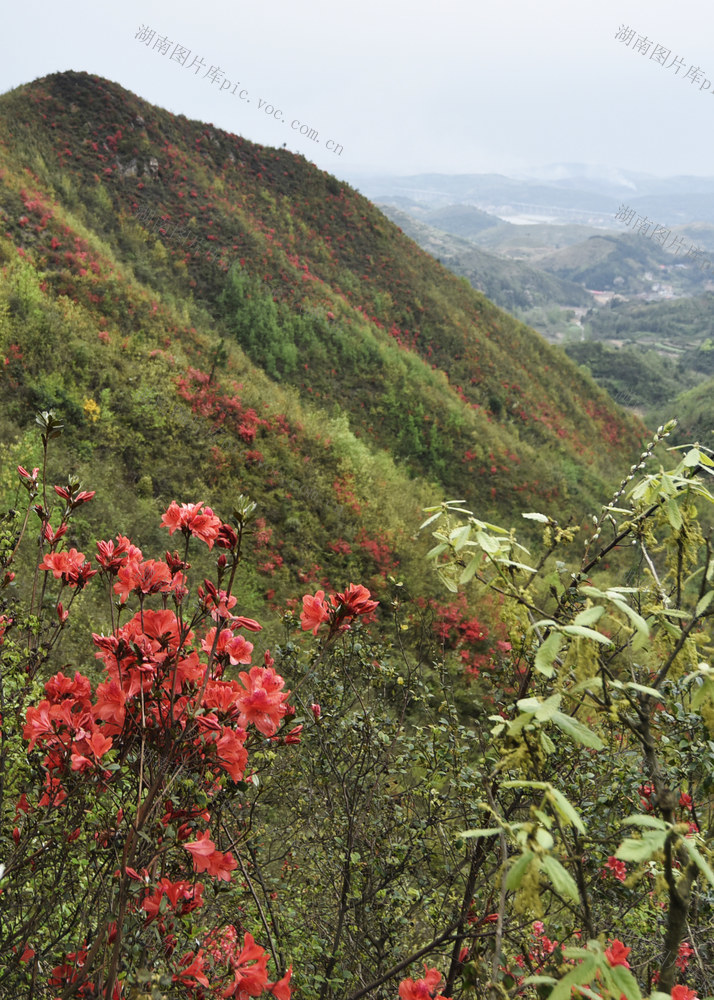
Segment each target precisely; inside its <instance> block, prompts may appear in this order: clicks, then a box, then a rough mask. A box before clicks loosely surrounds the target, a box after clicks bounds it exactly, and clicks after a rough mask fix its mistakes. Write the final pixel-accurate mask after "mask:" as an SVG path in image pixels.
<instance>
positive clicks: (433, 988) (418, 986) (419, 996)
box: [399, 963, 449, 1000]
mask: <svg viewBox="0 0 714 1000" xmlns="http://www.w3.org/2000/svg"><path fill="white" fill-rule="evenodd" d="M441 978H442V977H441V973H440V972H439V970H438V969H430V968H428V966H427V965H426V963H425V964H424V978H423V979H417V981H416V982H414V980H413V979H403V980H402V982H401V983H400V984H399V997H400V1000H449V997H444V996H442V995H441V993H437V990H438V988H439V985H440V983H441Z"/></svg>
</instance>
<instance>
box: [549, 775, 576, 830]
mask: <svg viewBox="0 0 714 1000" xmlns="http://www.w3.org/2000/svg"><path fill="white" fill-rule="evenodd" d="M547 796H548V799H549V800H550V801H551V802H552V803H553V805H554V806H555V808H556V809H557V810H558V812H559V813H560V815H561V816H562V817H563V819H564V820H567V821H568V823H570V825H571V826H574V827H575V829H576V830H579V831H580V833H583V834H584V833H585V824H584V823H583V821H582V820H581V819H580V816H579V815H578V813H577V812H576V811H575V809H574V808H573V806H571V804H570V803H569V802H568V800H567V799H566V797H565V796H564V795H563V793H562V792H561V791H559V790H558V789H557V788H553V786H552V785H551V786H550V787H549V788H548V792H547Z"/></svg>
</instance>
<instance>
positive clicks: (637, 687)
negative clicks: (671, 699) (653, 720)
mask: <svg viewBox="0 0 714 1000" xmlns="http://www.w3.org/2000/svg"><path fill="white" fill-rule="evenodd" d="M623 687H626V688H628V689H629V690H630V691H640V692H641V693H642V694H648V695H649V696H650V698H656V699H657V700H658V701H659V699H660V698H661V697H662V693H661V692H660V691H658V690H657V688H651V687H647V685H646V684H636V683H635V681H628V682H627V684H623Z"/></svg>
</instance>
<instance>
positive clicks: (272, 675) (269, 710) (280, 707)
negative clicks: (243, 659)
mask: <svg viewBox="0 0 714 1000" xmlns="http://www.w3.org/2000/svg"><path fill="white" fill-rule="evenodd" d="M240 679H241V681H242V683H243V686H244V688H245V690H244V691H241V692H240V693H239V694H238V697H237V699H236V702H237V705H238V708H239V709H240V716H239V717H238V725H239V726H243V727H244V728H245V727H246V726H247V725H248V724H249V723H251V722H252V723H253V725H254V726H255V728H256V729H258V730H259V731H260V732H261V733H263V735H264V736H273V735H274V734H275V732H276V730H277V728H278V724H279V722H280V720H281V719H282V717H283V716H284V715H285V713H286V712H287V706H286V705H285V704H283V703H284V702H285V701H287V699H288V698H289V696H290V692H289V691H283V690H282V688H283V686H284V685H285V681H284V680H283V678H282V677H281V676H280V674H276V672H275V671H274V670H273V669H272V667H268V668H265V667H251V670H250V673H246V672H245V671H244V670H242V671H241V673H240Z"/></svg>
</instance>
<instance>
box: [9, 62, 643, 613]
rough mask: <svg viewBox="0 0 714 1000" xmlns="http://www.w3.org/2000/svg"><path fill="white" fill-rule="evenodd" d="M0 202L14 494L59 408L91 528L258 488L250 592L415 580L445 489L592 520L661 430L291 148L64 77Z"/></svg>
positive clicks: (28, 119) (33, 116)
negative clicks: (40, 413) (43, 428)
mask: <svg viewBox="0 0 714 1000" xmlns="http://www.w3.org/2000/svg"><path fill="white" fill-rule="evenodd" d="M0 198H1V201H0V206H1V208H0V212H1V214H2V226H0V230H1V233H0V265H1V267H2V275H3V277H2V283H1V284H0V357H2V359H3V361H4V363H3V365H2V367H1V368H0V371H1V374H0V379H1V380H2V382H1V391H0V400H1V401H0V430H1V431H2V437H3V440H4V441H5V442H8V444H7V447H6V449H5V451H4V454H3V457H2V459H1V460H0V462H1V464H0V491H1V492H2V494H3V497H4V498H5V500H6V501H7V502H10V503H11V502H12V497H13V496H14V490H15V485H14V484H15V471H14V470H15V466H16V465H17V464H23V465H25V466H28V467H29V466H31V465H32V464H33V463H34V464H39V460H40V450H39V444H38V443H37V439H36V436H35V432H34V430H33V421H34V415H35V412H36V411H37V410H38V409H47V408H50V407H52V408H55V409H56V411H57V413H58V415H59V416H60V417H61V418H62V419H63V422H64V424H65V432H64V435H63V437H62V438H60V439H59V440H58V441H57V442H53V448H54V449H55V450H54V451H53V452H52V456H51V463H52V469H53V470H55V471H54V473H53V474H59V473H60V471H61V470H62V469H64V470H67V469H69V470H70V471H72V472H73V473H76V474H77V475H79V476H80V478H82V479H83V481H85V482H86V484H87V487H88V488H93V489H94V488H96V489H97V497H96V498H95V501H93V504H92V511H91V517H92V519H93V520H92V521H91V523H90V521H86V522H85V523H84V529H83V531H84V532H85V533H84V535H82V534H81V532H80V534H79V535H78V537H77V538H76V539H74V540H73V541H72V544H77V545H83V544H84V545H86V544H88V539H89V538H90V536H91V534H92V532H104V531H112V530H114V531H116V530H117V527H119V528H120V530H122V531H125V532H129V531H134V530H141V531H144V532H146V533H147V536H148V538H149V540H148V541H147V545H148V544H149V541H150V540H151V538H155V539H156V540H158V543H159V544H160V543H161V542H163V541H164V538H161V535H160V533H157V532H156V531H154V535H153V536H152V535H151V532H152V531H153V530H154V529H152V528H151V525H152V524H153V523H154V522H155V521H156V520H157V517H156V514H157V511H160V510H161V509H162V505H165V504H166V503H168V502H169V501H170V500H171V499H174V498H176V499H178V500H181V501H197V500H203V501H205V502H207V503H210V504H211V505H212V506H213V507H214V508H216V509H218V510H226V509H230V506H231V505H232V503H233V502H234V498H235V497H237V496H238V495H239V494H249V495H250V496H251V497H253V498H254V499H256V500H257V501H258V503H259V511H258V513H259V515H260V518H262V521H261V522H260V523H259V527H258V529H257V530H256V543H255V544H256V547H257V554H256V555H255V557H254V559H253V561H252V562H251V563H250V565H248V566H247V568H246V570H245V574H246V576H245V587H244V593H245V597H246V603H247V605H248V609H249V608H250V606H251V605H255V606H256V607H257V606H258V605H261V602H263V601H265V600H268V601H273V600H274V599H275V600H277V599H278V598H277V597H276V595H278V597H279V596H280V595H281V594H282V595H285V594H286V593H288V592H291V593H294V592H295V588H296V585H297V583H298V582H299V583H300V584H301V585H302V584H306V585H307V586H313V587H317V586H318V585H327V584H328V583H330V582H333V583H343V582H344V581H345V580H346V579H360V580H361V581H363V582H365V583H369V584H370V585H372V586H374V587H377V588H379V587H380V586H383V585H384V581H385V579H386V577H387V576H388V575H389V574H390V573H394V572H399V573H401V574H404V575H405V576H406V577H408V578H409V579H411V580H413V581H415V582H416V583H417V584H418V585H421V577H422V576H423V573H422V571H421V559H422V553H421V551H420V550H418V546H416V545H415V544H414V542H413V541H412V538H413V535H414V532H415V530H416V528H417V526H418V524H419V520H420V516H421V514H420V511H421V508H422V507H423V506H424V505H426V504H428V503H430V502H431V503H435V502H439V501H440V500H441V499H442V498H443V497H444V496H445V495H448V496H452V497H453V496H459V497H461V498H463V499H464V500H465V501H466V503H467V505H468V506H469V507H471V508H472V509H475V510H478V511H479V512H481V513H482V514H483V515H485V516H488V517H493V518H499V519H502V518H505V517H510V516H511V515H515V514H517V513H518V512H519V511H521V510H532V509H542V508H543V507H547V508H548V509H549V510H552V511H553V512H554V513H556V514H557V515H558V516H559V517H564V518H567V517H570V516H574V517H576V518H577V519H578V520H579V519H581V518H582V517H583V516H584V515H585V514H586V513H587V512H589V510H590V509H591V508H592V506H593V505H599V504H600V503H602V501H603V497H604V496H605V495H606V489H607V487H606V486H605V484H606V483H607V484H609V483H610V482H611V481H612V478H613V470H620V469H623V470H626V469H627V468H629V465H630V464H631V462H632V459H633V456H634V455H636V454H637V452H638V449H639V448H640V445H641V442H642V437H643V433H644V428H643V426H642V425H641V424H640V423H639V421H637V420H636V419H635V418H633V417H631V416H630V415H629V414H626V413H625V412H624V411H622V410H620V409H619V408H618V407H617V406H616V405H614V404H613V403H612V401H611V400H610V399H609V398H608V397H607V395H606V394H605V393H604V392H603V391H601V390H599V389H598V388H597V387H596V385H595V384H594V382H593V381H592V379H591V378H589V377H588V376H587V375H585V374H583V373H582V372H581V371H580V370H579V369H578V368H577V366H576V365H575V364H573V363H572V362H571V361H570V360H569V359H568V358H567V357H566V356H565V354H564V353H563V352H561V351H560V350H559V349H557V348H554V347H551V346H550V345H548V344H547V343H546V342H545V341H544V340H543V339H542V338H541V337H540V336H538V335H537V334H536V333H535V332H534V331H533V330H531V329H529V328H528V327H526V326H524V325H523V324H522V323H519V322H518V321H516V320H515V319H514V318H513V317H511V316H509V315H507V314H506V313H504V312H503V311H501V310H500V309H499V308H497V307H496V306H495V305H493V304H492V303H491V302H490V301H488V300H487V299H486V298H485V297H484V296H483V295H481V294H479V293H478V292H476V291H474V290H473V289H472V288H470V287H468V286H467V284H466V282H464V281H463V280H461V279H458V278H456V277H455V276H453V275H452V274H450V273H449V272H448V271H447V270H446V269H445V268H444V267H443V266H441V265H440V264H439V263H437V262H436V261H435V260H434V259H433V258H432V257H430V256H429V255H428V254H426V253H425V252H423V251H422V250H420V249H419V248H418V247H417V246H416V245H415V244H414V243H413V242H412V241H411V240H410V239H409V238H408V237H407V236H406V235H404V234H403V233H402V232H400V230H399V229H398V228H397V227H396V226H395V225H394V224H393V223H392V222H390V221H389V220H388V219H387V218H386V217H385V216H384V215H383V214H382V213H381V212H380V211H379V210H378V209H377V208H376V207H375V206H374V205H372V204H371V203H370V202H369V201H367V200H366V198H364V197H363V196H361V195H360V194H358V193H357V192H356V191H355V190H354V189H353V188H351V187H350V186H349V185H347V184H344V183H341V182H339V181H338V180H336V179H335V178H334V177H332V176H330V175H329V174H327V173H326V172H324V171H321V170H319V169H317V168H316V167H315V166H313V165H312V164H310V163H309V162H307V161H306V160H305V159H304V158H303V157H301V156H299V155H297V154H294V153H292V152H289V151H286V150H284V149H271V148H268V147H262V146H259V145H256V144H254V143H251V142H249V141H247V140H246V139H243V138H241V137H240V136H237V135H234V134H232V133H226V132H223V131H221V130H219V129H217V128H215V127H214V126H213V125H210V124H204V123H201V122H196V121H190V120H187V119H186V118H184V117H183V116H180V115H179V116H175V115H173V114H170V113H169V112H167V111H165V110H162V109H161V108H157V107H153V106H151V105H150V104H147V103H146V102H145V101H143V100H141V99H140V98H139V97H137V96H135V95H134V94H131V93H129V92H128V91H126V90H124V89H123V88H122V87H120V86H119V85H117V84H115V83H111V82H109V81H107V80H104V79H101V78H99V77H97V76H92V75H89V74H86V73H80V72H66V73H59V74H54V75H51V76H48V77H45V78H43V79H41V80H38V81H35V82H34V83H31V84H28V85H26V86H23V87H20V88H18V89H16V90H14V91H12V92H11V93H8V94H5V95H3V96H2V97H0ZM87 516H88V517H89V515H87ZM78 530H79V529H78Z"/></svg>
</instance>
